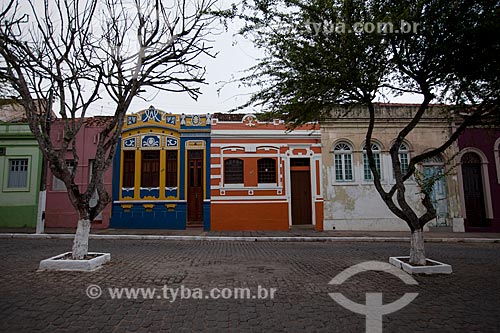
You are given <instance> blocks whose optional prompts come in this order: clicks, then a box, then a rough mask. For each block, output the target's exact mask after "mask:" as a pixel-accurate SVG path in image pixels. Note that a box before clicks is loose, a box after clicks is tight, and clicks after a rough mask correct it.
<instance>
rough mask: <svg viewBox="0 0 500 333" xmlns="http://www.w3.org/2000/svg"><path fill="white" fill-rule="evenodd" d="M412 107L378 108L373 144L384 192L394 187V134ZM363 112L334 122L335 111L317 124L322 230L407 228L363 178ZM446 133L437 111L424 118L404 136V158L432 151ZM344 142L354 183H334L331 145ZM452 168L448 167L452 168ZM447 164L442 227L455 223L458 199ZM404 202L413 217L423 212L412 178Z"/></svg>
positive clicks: (446, 126)
mask: <svg viewBox="0 0 500 333" xmlns="http://www.w3.org/2000/svg"><path fill="white" fill-rule="evenodd" d="M415 110H416V109H415V107H414V106H397V105H393V106H384V107H379V108H378V109H377V123H376V126H375V130H374V133H373V136H372V141H373V142H375V143H377V144H378V145H379V146H380V148H381V153H380V155H381V174H382V175H381V176H382V184H383V186H384V188H386V189H389V188H390V187H391V186H392V185H393V184H394V177H393V172H392V166H391V158H390V156H389V149H390V147H391V144H392V142H393V141H394V140H395V138H396V136H397V134H398V133H399V131H400V130H401V129H402V128H403V126H404V125H406V124H407V120H408V119H409V118H408V117H409V115H411V114H412V113H413V112H415ZM367 116H368V115H367V113H366V112H365V111H364V110H356V111H355V112H353V113H352V114H351V116H350V117H341V118H338V113H337V114H334V115H333V117H332V118H331V119H329V120H326V121H324V122H322V124H321V139H322V146H323V150H322V154H323V188H324V195H325V203H324V207H325V208H324V214H325V216H324V218H325V222H324V225H325V230H332V229H336V230H377V231H386V230H387V231H396V230H401V231H403V230H404V231H406V230H409V228H408V226H407V224H406V223H405V222H404V221H402V220H401V219H399V218H398V217H396V216H395V215H394V214H393V213H392V212H391V211H390V210H389V209H388V208H387V206H386V204H385V203H384V202H383V200H382V199H381V197H380V195H379V193H378V192H377V191H376V189H375V187H374V186H373V182H372V181H367V180H364V177H363V146H364V142H365V136H366V130H367V128H368V119H367ZM448 135H449V123H448V121H447V119H445V118H443V117H440V116H439V113H435V114H433V115H432V116H429V117H428V118H426V119H425V120H424V121H422V122H421V124H420V125H418V126H417V128H416V129H415V130H414V131H413V132H412V133H410V134H409V135H408V136H407V138H406V141H405V143H406V145H407V146H408V148H409V157H410V158H411V157H412V156H415V155H416V154H420V153H422V152H424V151H427V150H429V149H431V148H434V147H436V146H438V145H440V143H442V142H444V140H446V138H447V137H448ZM340 141H344V142H347V143H348V144H349V145H350V146H351V147H352V161H353V162H352V164H353V180H352V181H344V182H339V181H336V180H335V167H334V154H333V149H334V146H335V145H336V144H337V143H338V142H340ZM454 151H455V148H451V149H449V150H448V151H447V152H446V153H445V154H444V156H443V158H444V159H446V160H447V159H449V158H451V157H453V156H454ZM451 165H453V163H452V164H451ZM451 165H448V166H447V169H448V171H450V174H449V175H448V176H447V177H446V189H447V195H448V199H447V201H448V214H449V215H448V218H447V219H446V223H447V224H448V225H449V226H451V225H452V223H454V222H455V223H459V221H460V220H458V219H457V218H460V217H461V216H460V210H459V207H458V198H457V177H456V174H455V172H453V170H452V169H453V168H452V167H451ZM406 185H407V186H406V193H405V194H406V198H407V200H408V203H410V204H411V206H412V207H414V209H415V210H416V212H417V213H418V214H422V213H423V211H424V210H423V206H422V205H421V204H420V194H419V193H420V189H419V187H418V185H417V183H416V182H415V180H414V179H410V180H408V181H407V182H406Z"/></svg>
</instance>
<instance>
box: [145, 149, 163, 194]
mask: <svg viewBox="0 0 500 333" xmlns="http://www.w3.org/2000/svg"><path fill="white" fill-rule="evenodd" d="M141 162H142V163H141V187H148V188H152V187H159V186H160V151H159V150H143V151H142V161H141Z"/></svg>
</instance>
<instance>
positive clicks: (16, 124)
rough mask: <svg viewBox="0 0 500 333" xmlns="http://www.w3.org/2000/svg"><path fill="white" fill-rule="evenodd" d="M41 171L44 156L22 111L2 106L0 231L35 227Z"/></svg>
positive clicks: (0, 134)
mask: <svg viewBox="0 0 500 333" xmlns="http://www.w3.org/2000/svg"><path fill="white" fill-rule="evenodd" d="M2 104H3V103H2ZM41 168H42V154H41V152H40V149H39V147H38V142H37V141H36V139H35V136H34V135H33V133H31V131H30V128H29V126H28V124H27V122H26V119H25V117H24V112H23V110H22V107H21V106H19V105H16V104H7V105H5V104H4V105H1V106H0V228H6V227H35V226H36V221H37V213H38V196H39V190H40V177H41Z"/></svg>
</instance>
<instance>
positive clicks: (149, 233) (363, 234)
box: [0, 228, 500, 243]
mask: <svg viewBox="0 0 500 333" xmlns="http://www.w3.org/2000/svg"><path fill="white" fill-rule="evenodd" d="M74 234H75V229H72V228H47V229H46V230H45V234H42V235H35V229H31V228H0V238H72V237H73V235H74ZM409 237H410V231H407V232H404V231H385V232H384V231H339V230H335V231H321V232H318V231H315V230H290V231H203V229H201V228H200V229H188V230H162V229H92V230H91V238H94V239H145V240H155V239H164V240H214V241H218V240H235V241H381V242H399V241H409ZM425 239H426V241H427V242H472V243H482V242H485V243H500V233H473V232H467V233H465V232H441V231H429V232H425Z"/></svg>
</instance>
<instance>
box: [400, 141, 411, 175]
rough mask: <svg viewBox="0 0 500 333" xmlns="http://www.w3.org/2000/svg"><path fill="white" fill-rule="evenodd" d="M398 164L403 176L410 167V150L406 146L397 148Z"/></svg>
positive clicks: (402, 145)
mask: <svg viewBox="0 0 500 333" xmlns="http://www.w3.org/2000/svg"><path fill="white" fill-rule="evenodd" d="M398 154H399V163H400V165H401V173H402V174H403V175H405V174H406V173H407V172H408V166H409V165H410V150H409V149H408V146H407V145H406V144H404V143H402V144H401V146H399V153H398Z"/></svg>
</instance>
